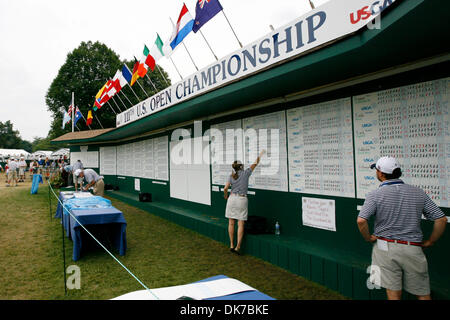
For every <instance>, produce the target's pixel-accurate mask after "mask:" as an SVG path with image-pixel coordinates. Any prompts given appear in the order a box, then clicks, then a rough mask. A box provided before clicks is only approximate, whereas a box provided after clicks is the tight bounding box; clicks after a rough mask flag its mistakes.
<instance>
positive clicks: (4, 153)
mask: <svg viewBox="0 0 450 320" xmlns="http://www.w3.org/2000/svg"><path fill="white" fill-rule="evenodd" d="M29 156H30V153H29V152H27V151H25V150H23V149H0V160H2V159H4V158H8V157H24V158H25V159H29Z"/></svg>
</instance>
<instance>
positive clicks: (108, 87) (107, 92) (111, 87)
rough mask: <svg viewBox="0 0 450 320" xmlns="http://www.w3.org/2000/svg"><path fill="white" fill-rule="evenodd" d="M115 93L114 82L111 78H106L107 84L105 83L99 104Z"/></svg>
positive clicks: (102, 103)
mask: <svg viewBox="0 0 450 320" xmlns="http://www.w3.org/2000/svg"><path fill="white" fill-rule="evenodd" d="M115 94H116V89H115V88H114V83H113V82H112V80H108V84H107V85H106V87H105V90H104V91H103V95H102V97H101V98H100V105H101V106H103V105H104V104H105V103H106V102H107V101H108V100H109V99H111V97H112V96H113V95H115Z"/></svg>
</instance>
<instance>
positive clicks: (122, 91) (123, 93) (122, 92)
mask: <svg viewBox="0 0 450 320" xmlns="http://www.w3.org/2000/svg"><path fill="white" fill-rule="evenodd" d="M120 92H122V94H123V96H124V97H125V98H126V99H127V101H128V102H129V103H130V105H131V106H133V104H132V103H131V101H130V99H128V97H127V95H126V94H125V92H123V90H120V91H119V93H120ZM125 109H127V108H125Z"/></svg>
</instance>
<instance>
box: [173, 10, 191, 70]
mask: <svg viewBox="0 0 450 320" xmlns="http://www.w3.org/2000/svg"><path fill="white" fill-rule="evenodd" d="M169 19H170V22H172V27H175V24H174V23H173V21H172V18H171V17H169ZM181 43H182V44H183V47H184V49H186V52H187V54H188V55H189V58H191V61H192V63H193V64H194V67H195V69H197V71H198V67H197V65H196V64H195V62H194V59H192V56H191V54H190V52H189V50H188V49H187V47H186V45H185V44H184V42H183V41H181Z"/></svg>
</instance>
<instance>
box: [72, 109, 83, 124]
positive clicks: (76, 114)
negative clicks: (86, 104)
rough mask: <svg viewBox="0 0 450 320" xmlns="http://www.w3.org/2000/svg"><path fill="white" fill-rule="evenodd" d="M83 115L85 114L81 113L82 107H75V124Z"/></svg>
mask: <svg viewBox="0 0 450 320" xmlns="http://www.w3.org/2000/svg"><path fill="white" fill-rule="evenodd" d="M82 117H83V115H82V114H81V111H80V109H78V107H77V108H76V109H75V120H74V121H73V124H74V125H77V122H78V120H80V119H81V118H82Z"/></svg>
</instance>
